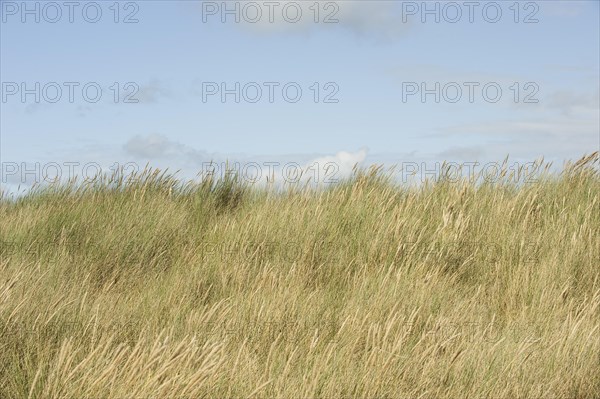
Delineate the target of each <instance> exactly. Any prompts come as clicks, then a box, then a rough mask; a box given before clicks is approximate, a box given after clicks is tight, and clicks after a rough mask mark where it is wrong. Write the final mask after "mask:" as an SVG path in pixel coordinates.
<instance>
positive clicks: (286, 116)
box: [0, 0, 600, 191]
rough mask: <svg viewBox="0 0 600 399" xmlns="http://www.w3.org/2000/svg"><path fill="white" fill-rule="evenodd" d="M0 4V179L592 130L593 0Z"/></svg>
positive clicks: (428, 153) (474, 150)
mask: <svg viewBox="0 0 600 399" xmlns="http://www.w3.org/2000/svg"><path fill="white" fill-rule="evenodd" d="M0 18H1V24H0V36H1V37H0V81H1V82H2V86H1V90H0V97H1V102H0V107H1V109H0V161H1V164H2V175H1V179H0V184H1V185H2V186H3V188H4V190H8V191H10V190H14V189H15V187H18V186H27V185H28V184H31V183H32V182H33V181H36V182H40V181H43V180H46V181H47V179H48V176H54V177H55V176H58V175H60V176H61V177H66V176H70V175H72V174H75V175H84V176H85V175H88V176H89V175H90V174H93V172H94V171H95V170H97V167H98V166H99V167H100V168H101V169H102V170H107V169H108V170H110V169H112V168H116V167H118V166H123V167H126V168H130V169H139V168H142V169H143V167H144V165H146V164H150V165H151V166H155V167H160V168H169V170H173V171H175V170H180V171H181V172H180V173H181V174H182V176H184V177H190V176H194V175H196V174H197V173H198V172H200V171H203V170H205V168H206V165H207V163H208V162H210V161H215V162H217V163H218V164H222V162H225V161H226V160H228V161H230V162H239V163H240V165H242V166H243V167H245V166H248V168H251V167H254V168H255V169H256V168H260V170H261V172H260V173H262V172H267V171H269V172H270V171H271V169H270V168H271V166H269V165H271V164H273V165H275V166H273V169H272V170H275V171H277V172H276V173H279V169H282V168H283V165H287V164H293V165H299V167H300V170H301V171H302V172H303V173H312V172H308V171H307V170H308V169H310V167H311V165H318V166H317V167H316V168H315V170H318V171H319V173H320V174H319V178H320V179H324V176H323V175H326V174H327V173H328V171H333V172H332V173H333V175H335V176H334V177H344V176H347V175H348V174H349V173H351V170H352V167H353V166H354V165H355V164H358V165H359V166H365V165H370V164H383V165H388V166H389V165H406V164H411V165H417V166H416V169H417V170H418V171H420V172H421V174H423V173H425V174H426V173H427V171H428V170H432V169H435V168H436V167H439V165H440V163H441V162H442V161H444V160H447V161H454V162H463V163H469V162H480V163H485V162H488V163H493V162H497V161H500V162H501V161H502V160H503V159H504V158H505V157H506V156H509V159H510V160H511V162H514V163H515V164H519V163H521V164H523V163H527V162H530V161H532V160H535V159H538V158H539V157H544V159H546V160H550V161H554V162H556V163H557V164H562V162H563V161H565V160H569V159H572V160H576V159H579V158H580V157H581V156H583V155H584V154H589V153H592V152H594V151H597V150H598V149H599V147H600V99H599V97H600V64H599V63H600V57H599V49H600V31H599V24H600V8H599V2H598V1H597V0H595V1H555V0H550V1H536V2H528V1H519V2H516V1H498V2H488V1H484V2H477V1H473V2H467V1H458V2H447V1H441V2H438V1H427V2H422V1H418V2H412V1H369V0H362V1H360V0H358V1H313V0H308V1H306V0H304V1H296V2H294V1H256V2H251V1H238V2H236V1H227V2H223V1H218V2H212V1H190V0H188V1H153V0H145V1H137V2H131V1H120V2H116V1H98V2H77V1H74V2H64V1H58V2H47V1H44V2H39V1H27V2H23V1H16V2H14V1H5V0H0ZM325 164H329V165H330V166H331V167H332V168H333V169H323V165H325ZM90 165H91V167H90ZM257 165H258V166H257ZM332 165H333V166H332ZM436 165H437V166H436ZM222 169H224V168H222ZM413 169H414V167H413ZM257 173H258V172H257ZM282 173H283V172H282ZM315 176H316V174H315Z"/></svg>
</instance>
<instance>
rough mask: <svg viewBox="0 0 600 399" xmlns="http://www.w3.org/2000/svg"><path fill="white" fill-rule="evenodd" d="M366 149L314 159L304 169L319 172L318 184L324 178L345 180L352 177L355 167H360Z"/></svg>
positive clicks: (365, 155) (366, 151) (341, 152)
mask: <svg viewBox="0 0 600 399" xmlns="http://www.w3.org/2000/svg"><path fill="white" fill-rule="evenodd" d="M367 153H368V149H366V148H363V149H361V150H359V151H357V152H346V151H340V152H338V153H337V154H335V155H330V156H324V157H320V158H316V159H314V160H312V161H310V162H308V163H307V164H306V165H305V167H304V169H311V168H312V169H316V168H318V171H319V174H318V176H319V182H321V183H322V182H324V180H325V179H326V178H329V179H328V181H329V180H331V179H336V180H340V179H345V178H348V177H350V176H352V173H353V169H354V167H355V166H356V165H358V166H361V165H362V163H363V162H364V161H365V158H366V157H367Z"/></svg>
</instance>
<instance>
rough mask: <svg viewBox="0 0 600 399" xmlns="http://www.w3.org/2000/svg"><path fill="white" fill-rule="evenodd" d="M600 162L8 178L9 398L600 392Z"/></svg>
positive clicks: (3, 267) (1, 269)
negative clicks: (242, 179)
mask: <svg viewBox="0 0 600 399" xmlns="http://www.w3.org/2000/svg"><path fill="white" fill-rule="evenodd" d="M597 167H598V154H597V153H596V154H593V155H591V156H588V157H586V158H584V159H582V160H581V161H579V162H577V163H574V164H569V165H567V166H566V168H565V170H564V171H563V172H562V173H561V174H559V175H547V176H545V177H544V178H541V179H538V181H536V182H534V183H529V184H520V185H515V184H511V183H509V182H506V181H499V182H495V183H493V184H475V183H474V182H472V181H471V182H469V181H462V182H453V183H449V182H447V181H444V180H443V179H440V180H439V181H437V182H433V183H431V184H429V183H428V184H424V185H422V186H420V187H412V188H402V187H399V186H397V185H394V184H393V183H392V182H391V181H390V180H389V179H388V178H386V176H384V175H383V174H382V172H381V170H377V169H372V170H371V171H357V172H356V174H355V176H354V177H353V178H351V179H349V180H347V181H345V182H342V183H340V184H337V185H335V186H331V187H327V188H326V189H321V190H315V189H309V188H306V189H301V188H298V189H292V188H290V189H289V190H284V191H277V192H274V191H270V190H268V189H255V188H251V187H246V186H244V185H243V184H240V183H238V182H236V180H235V179H228V180H227V181H212V180H208V181H204V182H203V183H201V184H182V183H180V182H178V181H177V180H176V179H174V178H173V177H172V176H169V175H166V174H164V173H163V174H160V172H157V171H151V170H148V171H146V172H144V173H143V174H142V175H141V176H138V177H139V179H137V180H136V181H125V180H124V179H122V178H116V177H113V178H111V179H98V180H97V181H96V182H94V183H92V184H87V185H77V184H72V183H69V184H66V185H60V186H53V187H46V188H39V189H36V190H33V191H32V192H31V193H30V194H27V195H25V196H23V197H21V198H18V199H16V200H8V199H7V198H6V195H5V196H4V197H0V240H1V241H2V246H1V247H0V251H1V252H0V254H1V260H0V398H77V399H80V398H132V399H133V398H157V399H158V398H165V399H168V398H229V397H235V398H248V397H256V398H258V397H265V398H267V397H268V398H275V397H277V398H351V397H352V398H411V399H412V398H436V399H440V398H493V399H499V398H511V399H512V398H544V399H545V398H564V399H578V398H579V399H584V398H587V399H597V398H600V259H599V258H600V241H599V240H600V199H599V196H600V194H599V193H600V176H599V174H598V169H597ZM507 180H508V179H507Z"/></svg>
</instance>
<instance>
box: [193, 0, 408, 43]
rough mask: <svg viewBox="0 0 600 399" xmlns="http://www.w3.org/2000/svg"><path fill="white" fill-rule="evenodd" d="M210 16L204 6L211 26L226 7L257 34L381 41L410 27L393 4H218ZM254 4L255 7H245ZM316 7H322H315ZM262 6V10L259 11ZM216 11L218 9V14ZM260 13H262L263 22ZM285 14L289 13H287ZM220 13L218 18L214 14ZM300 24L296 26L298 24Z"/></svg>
mask: <svg viewBox="0 0 600 399" xmlns="http://www.w3.org/2000/svg"><path fill="white" fill-rule="evenodd" d="M204 3H212V5H210V6H209V7H213V8H211V9H210V10H211V11H210V13H208V12H207V10H206V9H205V6H203V8H202V9H203V11H202V13H203V18H206V20H207V22H209V23H210V22H215V21H216V22H221V21H222V19H221V18H222V14H223V10H224V6H223V4H225V5H227V7H228V9H229V10H233V9H234V7H235V6H236V5H237V7H238V8H239V15H240V23H239V26H240V27H242V28H243V29H246V30H248V31H250V32H254V33H263V34H283V33H301V34H306V33H309V32H312V31H315V30H322V29H334V28H338V27H340V28H342V29H346V30H348V31H350V32H353V33H355V34H356V35H357V36H360V37H371V38H375V39H379V40H389V39H394V38H397V37H399V36H402V35H404V34H405V33H406V32H407V29H408V26H409V24H407V23H403V22H402V14H401V8H400V6H399V5H398V4H396V2H393V1H378V0H372V1H371V0H364V1H324V0H323V1H318V2H316V1H290V0H283V1H277V2H276V3H277V5H276V6H273V8H271V9H270V8H269V7H268V6H266V5H264V4H265V3H264V2H246V4H244V2H242V1H233V2H232V1H228V2H214V1H204ZM248 3H253V4H254V5H253V6H248V7H247V9H245V6H246V5H247V4H248ZM315 3H319V6H318V7H315ZM256 5H258V7H256ZM214 7H217V9H216V11H215V9H214ZM257 9H258V10H260V13H261V14H260V15H261V16H260V18H259V17H258V15H259V14H258V13H257ZM244 10H245V11H244ZM284 10H285V11H284ZM212 13H216V14H214V15H213V14H212ZM225 18H226V21H228V23H231V22H233V20H234V16H233V15H225ZM294 21H296V22H294Z"/></svg>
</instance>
